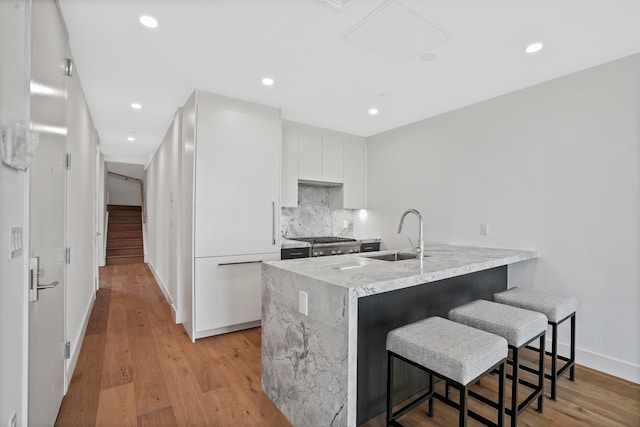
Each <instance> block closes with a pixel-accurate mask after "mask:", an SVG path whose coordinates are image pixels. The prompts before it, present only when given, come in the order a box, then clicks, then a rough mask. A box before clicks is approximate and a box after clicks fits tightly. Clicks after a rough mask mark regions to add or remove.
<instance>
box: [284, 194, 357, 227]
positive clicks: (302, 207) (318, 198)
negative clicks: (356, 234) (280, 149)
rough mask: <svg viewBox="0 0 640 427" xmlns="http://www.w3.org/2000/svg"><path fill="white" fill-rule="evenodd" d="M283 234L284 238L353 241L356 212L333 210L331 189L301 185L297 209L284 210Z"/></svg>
mask: <svg viewBox="0 0 640 427" xmlns="http://www.w3.org/2000/svg"><path fill="white" fill-rule="evenodd" d="M345 221H346V222H347V227H346V228H345V227H344V224H345ZM280 231H281V232H282V235H283V236H284V237H318V236H340V237H353V210H351V209H332V208H331V189H330V188H329V187H315V186H308V185H298V207H297V208H282V209H281V215H280Z"/></svg>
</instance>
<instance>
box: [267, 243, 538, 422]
mask: <svg viewBox="0 0 640 427" xmlns="http://www.w3.org/2000/svg"><path fill="white" fill-rule="evenodd" d="M391 252H395V251H379V252H366V253H360V254H352V255H335V256H325V257H313V258H302V259H294V260H283V261H269V262H264V263H263V265H262V389H263V390H264V392H265V393H266V394H267V396H268V397H269V398H270V399H271V401H272V402H273V403H274V404H275V405H276V406H277V407H278V408H279V409H280V410H281V411H282V413H283V414H284V415H285V416H286V417H287V418H288V419H289V421H291V423H292V424H293V425H300V426H302V425H319V426H320V425H321V426H328V425H332V426H335V427H338V426H340V427H355V426H356V425H359V424H361V423H363V422H365V421H366V420H368V419H370V418H372V417H373V416H375V415H377V414H378V413H381V412H383V411H384V405H385V402H384V390H382V389H381V388H384V387H386V383H384V381H383V380H380V379H379V378H378V376H377V375H378V374H379V373H380V372H386V350H385V337H386V334H387V333H388V330H387V329H389V328H394V327H398V326H401V325H403V324H407V323H410V322H412V321H415V320H416V318H422V317H426V316H427V315H428V313H427V312H438V313H446V312H447V311H448V310H449V309H450V308H452V304H454V303H456V304H464V303H466V302H469V301H471V300H472V298H487V297H488V298H490V297H491V295H493V293H495V292H496V291H500V290H503V289H507V282H508V275H507V268H508V266H509V265H511V264H515V263H518V262H521V261H527V260H531V259H534V258H537V253H536V252H535V251H522V250H512V249H491V248H479V247H469V246H452V245H427V246H426V247H425V255H427V256H426V257H425V258H424V259H423V263H422V268H421V266H420V261H419V260H417V259H415V258H413V259H406V260H402V261H383V260H378V259H374V258H371V257H373V256H379V255H384V254H388V253H391ZM402 252H406V251H402ZM434 295H437V298H433V296H434ZM378 306H380V307H378ZM370 319H373V322H371V321H370ZM389 330H391V329H389ZM379 389H380V390H379Z"/></svg>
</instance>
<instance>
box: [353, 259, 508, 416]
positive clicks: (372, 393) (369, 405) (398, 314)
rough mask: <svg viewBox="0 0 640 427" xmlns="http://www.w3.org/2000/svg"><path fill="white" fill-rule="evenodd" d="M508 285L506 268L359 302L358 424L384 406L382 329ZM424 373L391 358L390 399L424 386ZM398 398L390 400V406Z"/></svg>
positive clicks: (487, 295) (487, 296)
mask: <svg viewBox="0 0 640 427" xmlns="http://www.w3.org/2000/svg"><path fill="white" fill-rule="evenodd" d="M505 289H507V266H502V267H496V268H492V269H489V270H483V271H479V272H476V273H471V274H466V275H463V276H457V277H453V278H450V279H445V280H440V281H436V282H430V283H425V284H423V285H418V286H413V287H410V288H405V289H400V290H397V291H392V292H386V293H382V294H376V295H371V296H367V297H362V298H360V299H359V300H358V386H357V387H358V391H357V396H358V401H357V424H358V425H360V424H362V423H364V422H366V421H367V420H369V419H370V418H373V417H375V416H377V415H379V414H381V413H382V412H384V411H385V410H386V388H387V384H386V381H387V380H386V372H387V355H386V340H387V333H389V332H390V331H391V330H393V329H395V328H398V327H400V326H403V325H406V324H409V323H412V322H415V321H417V320H420V319H424V318H426V317H431V316H441V317H445V318H446V317H447V313H448V312H449V310H450V309H452V308H454V307H458V306H460V305H462V304H466V303H468V302H471V301H474V300H476V299H486V300H491V299H492V297H493V294H494V293H496V292H500V291H503V290H505ZM428 384H429V377H428V374H426V373H425V372H423V371H421V370H419V369H417V368H415V367H413V366H411V365H409V364H407V363H404V362H402V361H400V360H397V361H395V362H394V385H393V389H394V392H393V396H394V398H397V399H398V402H399V401H402V400H404V399H406V398H407V397H409V396H412V395H414V394H415V393H417V392H418V391H420V390H423V389H425V388H426V387H428ZM395 403H397V402H394V404H395Z"/></svg>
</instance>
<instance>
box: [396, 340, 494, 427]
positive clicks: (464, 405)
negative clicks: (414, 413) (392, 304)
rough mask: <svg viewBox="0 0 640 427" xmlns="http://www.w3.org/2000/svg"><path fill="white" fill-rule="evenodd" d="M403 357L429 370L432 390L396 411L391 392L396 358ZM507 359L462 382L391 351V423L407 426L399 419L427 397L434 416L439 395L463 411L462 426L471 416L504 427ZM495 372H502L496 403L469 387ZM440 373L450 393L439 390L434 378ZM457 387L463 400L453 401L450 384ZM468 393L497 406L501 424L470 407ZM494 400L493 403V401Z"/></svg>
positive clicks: (488, 424)
mask: <svg viewBox="0 0 640 427" xmlns="http://www.w3.org/2000/svg"><path fill="white" fill-rule="evenodd" d="M394 358H396V359H400V360H402V361H404V362H406V363H409V364H410V365H412V366H415V367H416V368H418V369H421V370H423V371H425V372H427V373H428V374H430V375H429V390H428V391H427V392H426V393H424V394H421V395H420V396H418V397H417V398H416V399H414V400H412V401H411V402H409V403H407V404H406V405H404V406H403V407H402V408H400V409H399V410H397V411H395V412H393V403H392V402H393V399H392V396H391V392H392V384H393V359H394ZM505 365H506V359H503V360H501V361H500V362H498V363H497V364H495V365H494V366H492V367H491V368H489V369H488V370H486V371H485V372H483V373H482V374H480V375H479V376H478V377H476V378H475V379H473V380H472V381H470V382H469V383H468V384H467V385H464V384H460V383H459V382H457V381H454V380H452V379H450V378H447V377H444V376H442V374H439V373H438V372H435V371H432V370H431V369H428V368H425V367H424V366H422V365H419V364H417V363H415V362H413V361H411V360H409V359H406V358H404V357H402V356H400V355H398V354H396V353H394V352H392V351H387V426H395V427H403V426H402V424H400V423H399V422H398V418H400V417H401V416H403V415H405V414H406V413H407V412H409V411H410V410H411V409H413V408H415V407H416V406H418V405H419V404H420V403H422V402H424V401H425V400H427V399H428V400H429V409H428V411H427V415H429V417H433V415H434V403H433V399H434V398H437V399H438V400H440V401H442V402H444V403H446V404H447V405H449V406H451V407H453V408H455V409H457V410H458V411H459V421H458V425H459V426H460V427H466V425H467V415H468V416H469V417H471V418H473V419H475V420H477V421H479V422H481V423H482V424H484V425H486V426H492V427H502V426H503V425H504V413H505V405H504V387H505V386H504V383H505V377H506V368H505ZM494 371H498V375H499V380H498V381H499V382H498V402H497V403H496V402H493V401H492V400H490V399H488V398H486V397H484V396H481V395H478V394H477V393H475V392H472V391H470V390H469V387H470V386H471V385H473V384H475V383H477V382H478V381H480V378H482V377H483V376H485V375H487V374H490V373H492V372H494ZM434 376H436V377H438V378H440V379H442V380H443V381H445V382H446V387H447V396H443V395H441V394H439V393H436V391H435V389H434V387H433V377H434ZM450 386H451V387H454V388H456V389H457V390H458V391H459V392H460V401H459V403H457V402H455V401H453V400H451V399H450V398H449V395H448V394H449V393H448V390H449V387H450ZM468 396H471V397H474V398H476V399H478V398H477V397H476V396H480V397H481V399H478V400H480V401H481V402H483V403H485V404H489V406H491V407H493V408H496V409H497V410H498V421H497V423H494V422H493V421H491V420H489V419H487V418H485V417H483V416H482V415H480V414H478V413H476V412H474V411H472V410H470V409H469V408H468ZM489 402H490V403H489Z"/></svg>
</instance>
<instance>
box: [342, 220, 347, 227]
mask: <svg viewBox="0 0 640 427" xmlns="http://www.w3.org/2000/svg"><path fill="white" fill-rule="evenodd" d="M342 227H343V228H349V221H348V220H346V219H345V220H344V223H343V224H342Z"/></svg>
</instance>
